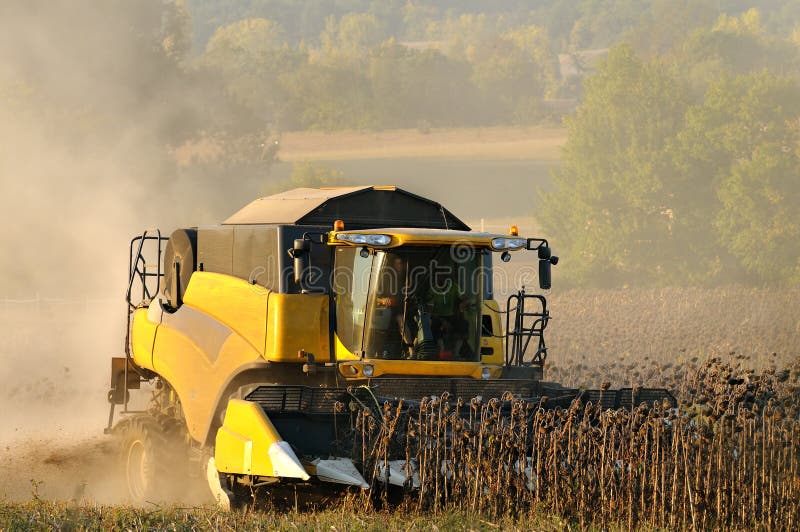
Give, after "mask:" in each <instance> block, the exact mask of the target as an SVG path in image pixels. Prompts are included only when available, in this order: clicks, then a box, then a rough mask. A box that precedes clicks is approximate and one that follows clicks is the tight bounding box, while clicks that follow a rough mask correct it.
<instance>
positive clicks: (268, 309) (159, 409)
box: [108, 187, 663, 504]
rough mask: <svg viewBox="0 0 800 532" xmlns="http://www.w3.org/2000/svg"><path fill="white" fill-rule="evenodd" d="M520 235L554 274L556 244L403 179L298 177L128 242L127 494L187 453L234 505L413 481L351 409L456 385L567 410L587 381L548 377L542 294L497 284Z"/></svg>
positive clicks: (117, 369)
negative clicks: (376, 451) (400, 182)
mask: <svg viewBox="0 0 800 532" xmlns="http://www.w3.org/2000/svg"><path fill="white" fill-rule="evenodd" d="M526 250H527V251H534V252H536V253H537V260H538V265H539V267H538V273H539V282H540V287H541V288H542V289H548V288H550V277H551V275H550V273H551V267H552V265H555V264H556V263H557V262H558V258H557V257H556V256H553V255H552V253H551V251H550V248H549V245H548V242H547V241H546V240H544V239H536V238H523V237H521V236H520V235H519V234H518V231H516V228H512V230H511V231H510V232H509V234H488V233H480V232H473V231H471V230H470V228H469V227H468V226H467V225H466V224H465V223H464V222H462V221H461V220H459V219H458V218H456V217H455V216H454V215H453V214H452V213H450V212H449V211H448V210H447V209H445V208H444V207H443V206H442V205H440V204H438V203H436V202H434V201H431V200H428V199H426V198H422V197H420V196H417V195H414V194H411V193H409V192H406V191H404V190H401V189H398V188H396V187H350V188H327V189H295V190H291V191H288V192H285V193H282V194H277V195H274V196H270V197H266V198H261V199H259V200H256V201H254V202H252V203H251V204H249V205H247V206H246V207H244V208H243V209H241V210H240V211H239V212H237V213H235V214H234V215H233V216H231V217H230V218H229V219H228V220H226V221H225V222H224V223H223V224H221V225H218V226H209V227H193V228H188V229H179V230H176V231H174V232H173V233H172V234H171V236H170V237H169V238H165V237H163V236H161V234H160V233H159V232H146V233H145V234H144V235H142V236H139V237H137V238H134V239H133V241H132V242H131V257H130V258H131V261H130V264H131V266H130V272H129V273H130V279H129V286H128V292H127V300H128V309H129V312H128V316H129V321H128V337H127V340H126V344H125V348H126V356H125V357H119V358H115V359H113V361H112V389H111V391H110V392H109V400H110V402H111V412H110V416H109V424H108V430H109V431H110V432H113V433H115V434H117V435H118V436H119V437H120V439H121V445H122V449H123V451H122V456H123V459H122V468H123V474H124V478H125V479H126V481H127V484H128V487H129V492H130V495H131V498H132V499H134V500H146V499H148V498H150V499H152V498H154V497H158V496H159V495H163V494H164V491H163V490H164V489H165V485H166V484H167V479H168V478H174V475H168V474H167V473H166V471H168V470H174V469H175V468H176V467H181V468H183V469H184V470H186V471H195V472H197V471H202V470H204V471H205V475H206V478H207V480H208V484H209V486H210V487H211V489H212V492H214V494H215V496H216V498H217V500H218V501H220V502H221V504H229V503H230V502H231V501H234V502H235V501H236V500H238V499H239V495H240V494H241V490H242V489H243V487H247V486H249V487H251V488H252V487H253V486H261V485H271V486H280V485H287V484H288V485H294V486H296V485H297V484H298V483H300V484H303V485H309V486H319V485H326V486H329V487H330V486H337V485H338V486H340V487H341V486H357V487H360V488H368V487H369V486H370V485H371V484H372V483H373V482H384V483H388V484H395V485H404V486H405V487H409V486H412V487H413V484H414V482H416V480H414V478H415V477H414V470H413V469H414V468H413V464H412V463H411V461H409V460H407V459H406V460H404V459H402V457H393V456H388V458H390V460H384V461H383V462H380V463H378V462H374V463H371V465H370V467H367V461H368V460H366V459H365V456H366V454H365V450H364V449H363V448H359V444H358V438H355V437H354V430H356V425H357V423H356V421H355V418H356V416H357V412H359V411H362V410H364V409H367V410H370V409H376V411H379V410H380V409H381V408H383V407H388V406H390V405H391V406H394V407H396V408H398V409H402V408H407V407H413V405H414V404H415V402H418V401H419V400H420V398H422V397H431V396H443V395H444V396H449V397H459V398H464V399H465V400H469V399H472V398H476V397H480V398H481V400H490V399H496V400H504V401H507V400H509V399H510V398H517V399H524V400H526V401H531V402H534V401H538V402H539V403H542V401H541V398H542V397H543V396H547V397H548V398H549V400H548V405H549V406H550V407H558V406H568V405H569V404H570V402H571V401H573V400H574V399H576V398H578V397H580V396H581V393H583V392H579V391H578V390H569V389H565V388H563V387H561V386H559V385H556V384H552V383H547V382H544V381H543V368H544V364H545V360H546V356H547V348H546V345H545V340H544V331H545V328H546V327H547V324H548V320H549V312H548V308H547V303H546V300H545V298H544V296H542V295H540V294H530V293H526V292H525V291H524V290H519V291H516V292H514V293H513V294H512V295H511V296H510V297H508V298H507V299H506V301H505V304H504V305H503V306H501V305H500V304H499V303H498V302H497V300H496V299H495V295H494V293H495V287H494V286H493V276H492V264H493V260H494V258H495V257H498V256H499V258H500V259H501V260H502V261H504V262H506V261H508V260H509V259H510V258H511V255H512V254H514V253H518V252H523V251H526ZM145 255H147V257H145ZM148 260H149V262H148ZM503 322H505V323H503ZM145 382H146V383H148V384H149V386H147V387H148V388H150V389H151V391H150V402H149V405H148V406H147V407H146V408H144V409H140V410H139V411H134V410H133V409H131V408H129V400H130V392H129V391H130V390H137V389H141V385H142V384H143V383H145ZM625 393H626V392H625V391H624V390H620V391H617V395H613V394H611V393H609V392H606V394H605V397H603V398H602V399H603V400H604V401H609V400H610V401H612V403H613V404H616V403H620V401H622V402H623V403H624V402H625V401H626V399H625V395H624V394H625ZM627 393H628V395H627V397H628V399H627V400H629V401H630V402H631V403H633V402H634V401H636V400H637V399H642V398H641V397H638V398H637V397H633V396H632V395H631V393H632V392H630V391H628V392H627ZM636 393H637V394H640V393H642V392H641V390H637V392H636ZM662 395H663V394H661V395H658V394H656V395H654V398H656V399H657V398H660V397H661V396H662ZM609 397H612V399H608V398H609ZM647 399H652V398H650V397H649V396H648V397H644V400H647ZM613 404H611V406H613ZM115 405H117V406H119V405H121V406H122V410H121V414H122V418H121V420H120V421H119V422H118V423H117V424H116V425H114V415H115V410H114V409H115ZM112 427H113V429H112ZM176 464H182V465H180V466H178V465H176ZM162 470H163V471H162Z"/></svg>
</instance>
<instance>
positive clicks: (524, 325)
mask: <svg viewBox="0 0 800 532" xmlns="http://www.w3.org/2000/svg"><path fill="white" fill-rule="evenodd" d="M531 303H533V304H534V305H533V306H532V305H531ZM505 314H506V349H505V354H506V365H507V366H528V365H538V366H544V361H545V359H546V358H547V346H546V345H545V341H544V330H545V328H546V327H547V322H548V321H549V320H550V314H549V312H548V311H547V299H545V297H544V296H542V295H539V294H526V293H525V288H524V287H523V288H522V290H520V291H519V292H517V293H516V294H512V295H511V296H509V297H508V300H507V301H506V312H505ZM512 315H513V323H512V321H511V320H512ZM534 338H537V339H538V341H537V344H538V345H537V347H536V352H535V353H534V355H533V357H532V358H531V360H525V355H526V353H527V351H528V347H529V346H530V344H531V340H532V339H534Z"/></svg>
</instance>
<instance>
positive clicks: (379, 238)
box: [336, 233, 392, 246]
mask: <svg viewBox="0 0 800 532" xmlns="http://www.w3.org/2000/svg"><path fill="white" fill-rule="evenodd" d="M336 240H341V241H342V242H349V243H350V244H357V245H365V246H388V245H389V244H391V243H392V237H391V236H389V235H370V234H363V233H339V234H337V235H336Z"/></svg>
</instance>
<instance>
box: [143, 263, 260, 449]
mask: <svg viewBox="0 0 800 532" xmlns="http://www.w3.org/2000/svg"><path fill="white" fill-rule="evenodd" d="M269 296H270V292H269V291H268V290H267V289H265V288H263V287H258V286H253V285H250V284H249V283H248V282H247V281H245V280H243V279H238V278H235V277H230V276H227V275H222V274H217V273H209V272H195V273H194V274H192V277H191V280H190V282H189V285H188V287H187V290H186V294H185V295H184V304H183V305H182V306H181V307H180V308H179V309H178V310H176V311H175V312H173V313H167V312H165V313H164V314H163V315H162V318H161V324H160V325H159V324H156V323H153V322H151V321H149V320H148V319H147V312H146V310H145V309H142V310H137V311H136V312H135V313H134V316H133V322H132V326H131V350H132V356H133V359H134V361H135V362H136V363H137V364H138V365H139V366H142V367H145V368H147V369H150V370H152V371H155V372H156V373H158V374H159V375H160V376H161V377H163V378H164V379H165V380H166V381H167V382H168V383H169V384H170V386H172V388H173V389H174V390H175V392H176V393H177V394H178V397H179V398H180V401H181V407H182V408H183V414H184V417H185V418H186V425H187V428H188V430H189V434H190V435H191V436H192V437H193V438H194V439H196V440H198V441H204V440H205V438H206V436H207V434H208V430H209V427H210V425H211V422H212V418H213V416H214V413H215V411H216V408H217V405H218V404H219V401H220V400H221V397H220V394H221V393H222V392H223V390H224V389H225V386H226V385H227V384H228V382H229V381H230V379H231V378H232V377H233V376H234V375H236V374H238V373H239V372H241V371H242V370H243V369H250V368H257V367H260V366H264V367H266V366H267V362H266V361H264V359H263V354H264V346H265V344H266V321H267V299H268V298H269ZM153 304H158V303H157V302H155V303H153ZM153 335H154V341H150V340H149V338H151V337H152V336H153Z"/></svg>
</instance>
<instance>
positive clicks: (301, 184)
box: [263, 161, 349, 194]
mask: <svg viewBox="0 0 800 532" xmlns="http://www.w3.org/2000/svg"><path fill="white" fill-rule="evenodd" d="M348 184H349V182H348V180H347V178H346V177H345V175H344V173H343V172H342V171H341V170H338V169H336V168H331V167H330V166H325V165H323V164H319V163H315V162H312V161H299V162H296V163H294V164H293V165H292V173H291V175H290V176H289V178H288V179H283V180H280V181H272V182H269V183H267V184H266V185H265V186H264V188H263V193H264V194H277V193H279V192H283V191H285V190H290V189H293V188H319V187H341V186H346V185H348Z"/></svg>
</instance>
